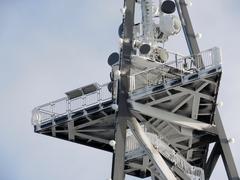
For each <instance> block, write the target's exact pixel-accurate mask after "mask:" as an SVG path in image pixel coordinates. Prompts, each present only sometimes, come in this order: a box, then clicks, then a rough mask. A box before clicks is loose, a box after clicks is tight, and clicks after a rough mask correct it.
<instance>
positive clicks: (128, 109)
mask: <svg viewBox="0 0 240 180" xmlns="http://www.w3.org/2000/svg"><path fill="white" fill-rule="evenodd" d="M142 1H144V0H142ZM135 3H136V1H135V0H125V1H124V8H123V9H124V11H123V12H124V13H123V37H122V47H121V52H120V62H119V66H117V67H115V68H118V69H119V72H121V74H120V78H119V79H116V80H115V84H116V86H115V90H117V93H115V92H114V91H113V94H111V96H110V98H109V97H102V94H103V93H102V92H103V90H104V87H105V86H98V85H97V84H92V85H89V86H86V87H83V88H80V89H77V90H73V91H71V92H68V93H66V94H67V96H68V97H67V98H62V99H60V100H57V101H54V102H51V103H48V104H45V105H43V106H39V107H37V108H35V109H34V111H33V118H32V122H33V124H34V128H35V132H37V133H41V134H45V135H48V136H52V137H56V138H60V139H64V140H68V141H72V142H75V143H79V144H84V145H87V146H91V147H94V148H97V149H102V150H105V151H109V152H112V153H113V160H112V175H111V176H112V180H124V179H125V174H129V175H132V176H136V177H139V178H145V177H151V178H152V179H153V180H179V179H180V180H181V179H182V180H195V179H196V180H204V179H206V180H207V179H210V177H211V174H212V172H213V170H214V168H215V165H216V163H217V161H218V159H219V157H220V156H221V157H222V159H223V162H224V166H225V169H226V172H227V175H228V178H229V179H231V180H239V179H240V178H239V176H238V173H237V169H236V166H235V164H234V160H233V157H232V153H231V150H230V146H229V142H228V139H227V137H226V134H225V131H224V128H223V124H222V121H221V118H220V114H219V111H218V109H217V103H216V101H217V94H218V88H219V84H220V79H221V72H222V69H221V64H220V61H219V62H214V63H212V64H211V65H210V66H206V63H205V61H204V56H203V54H201V52H200V50H199V47H198V44H197V41H196V37H195V33H194V30H193V27H192V24H191V21H190V17H189V14H188V10H187V7H186V3H185V1H184V0H175V4H176V7H177V10H178V14H179V17H180V20H181V24H182V28H183V31H184V34H185V38H186V42H187V44H188V48H189V52H190V54H191V57H192V59H190V61H191V62H190V63H189V64H193V65H194V67H195V69H192V68H191V71H185V70H184V71H183V69H179V64H178V62H177V60H176V66H171V65H169V64H165V65H162V66H159V67H157V68H156V69H151V70H149V71H144V72H142V71H141V72H140V73H139V69H138V70H137V73H135V72H132V69H133V64H134V63H135V62H133V61H134V60H133V52H134V49H133V43H134V42H133V41H134V33H133V31H134V27H135V23H134V14H135ZM145 31H148V28H146V29H145ZM215 50H217V51H216V52H218V49H215ZM215 50H213V51H209V52H210V55H211V56H210V57H215V58H217V59H218V58H219V56H217V53H215ZM196 55H197V56H196ZM187 59H188V58H186V57H183V62H184V63H186V60H187ZM138 61H140V59H138ZM136 62H137V61H136ZM179 62H180V61H179ZM181 62H182V61H181ZM180 65H181V66H182V65H183V66H184V65H185V64H180ZM145 74H146V77H145ZM156 80H157V81H156ZM142 85H143V86H142ZM112 95H113V97H114V96H116V95H117V97H115V98H112ZM89 97H90V98H89ZM91 97H95V98H96V101H94V102H91V103H89V104H87V101H88V98H89V99H91ZM59 104H64V105H66V108H63V109H64V111H63V112H62V111H60V110H59V111H58V110H57V108H58V106H59ZM79 104H81V105H79ZM75 106H76V107H75ZM39 119H40V120H39ZM115 143H116V144H115ZM210 144H214V146H213V148H212V149H211V152H209V149H210V148H209V145H210ZM208 154H210V156H208Z"/></svg>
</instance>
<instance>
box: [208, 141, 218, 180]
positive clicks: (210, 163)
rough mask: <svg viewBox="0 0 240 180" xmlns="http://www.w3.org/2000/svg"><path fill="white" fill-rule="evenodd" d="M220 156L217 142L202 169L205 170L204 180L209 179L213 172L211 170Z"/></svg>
mask: <svg viewBox="0 0 240 180" xmlns="http://www.w3.org/2000/svg"><path fill="white" fill-rule="evenodd" d="M220 155H221V147H220V144H219V143H218V142H216V143H215V145H214V147H213V149H212V151H211V154H210V156H209V158H208V160H207V164H206V166H205V168H204V169H205V179H206V180H209V179H210V177H211V175H212V172H213V169H214V168H215V166H216V164H217V161H218V159H219V157H220Z"/></svg>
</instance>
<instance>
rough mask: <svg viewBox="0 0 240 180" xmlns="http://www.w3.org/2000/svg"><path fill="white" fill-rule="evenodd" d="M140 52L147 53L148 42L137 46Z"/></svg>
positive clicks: (148, 48) (149, 48) (148, 49)
mask: <svg viewBox="0 0 240 180" xmlns="http://www.w3.org/2000/svg"><path fill="white" fill-rule="evenodd" d="M139 50H140V53H141V54H148V53H149V51H150V50H151V47H150V45H149V44H143V45H141V46H140V48H139Z"/></svg>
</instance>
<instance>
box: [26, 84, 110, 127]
mask: <svg viewBox="0 0 240 180" xmlns="http://www.w3.org/2000/svg"><path fill="white" fill-rule="evenodd" d="M111 99H112V94H111V93H110V92H109V90H108V88H107V84H103V85H101V86H100V87H99V89H97V90H96V91H94V92H92V93H89V94H85V95H82V96H80V97H77V98H74V99H68V97H63V98H60V99H57V100H55V101H51V102H49V103H45V104H43V105H40V106H38V107H36V108H34V109H33V111H32V120H31V121H32V124H33V125H36V126H39V125H41V124H45V123H47V122H49V121H52V120H53V119H55V118H58V117H60V116H64V115H71V114H72V113H74V112H76V111H79V110H83V109H86V108H88V107H90V106H93V105H96V104H100V103H101V102H106V101H108V100H111Z"/></svg>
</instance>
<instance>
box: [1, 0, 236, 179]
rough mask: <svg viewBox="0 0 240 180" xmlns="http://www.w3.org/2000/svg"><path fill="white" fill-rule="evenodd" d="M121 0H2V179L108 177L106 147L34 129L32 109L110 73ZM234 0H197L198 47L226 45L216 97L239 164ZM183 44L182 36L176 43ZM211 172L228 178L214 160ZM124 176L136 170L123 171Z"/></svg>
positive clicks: (192, 10)
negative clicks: (97, 146)
mask: <svg viewBox="0 0 240 180" xmlns="http://www.w3.org/2000/svg"><path fill="white" fill-rule="evenodd" d="M122 3H123V2H122V1H120V0H118V1H113V0H104V1H99V0H86V1H83V0H41V1H36V0H0V62H1V64H0V101H1V102H0V112H1V118H0V122H1V123H0V124H1V130H0V179H1V180H66V179H67V180H70V179H78V180H105V179H107V178H109V177H110V174H111V154H110V153H106V152H103V151H100V150H95V149H93V148H89V147H86V146H82V145H79V144H74V143H70V142H68V141H63V140H59V139H55V138H50V137H47V136H43V135H38V134H34V133H33V127H32V126H31V123H30V119H31V110H32V109H33V108H34V107H35V106H38V105H41V104H44V103H46V102H48V101H51V100H55V99H58V98H60V97H63V96H64V92H66V91H69V90H72V89H74V88H77V87H81V86H83V85H86V84H90V83H92V82H99V83H105V82H108V81H109V79H108V78H109V71H110V68H109V67H108V65H107V57H108V56H109V54H110V53H111V52H113V51H118V36H117V29H118V26H119V24H120V23H121V14H120V11H119V9H120V8H121V7H122ZM239 8H240V1H239V0H211V1H209V0H199V1H197V0H194V1H193V6H192V7H190V9H189V10H190V14H191V17H192V21H193V25H194V28H195V31H196V32H201V33H202V34H203V38H202V39H201V40H199V44H200V47H201V50H204V49H208V48H211V47H214V46H220V47H222V49H223V69H224V73H223V77H222V82H221V87H220V93H219V100H221V101H223V102H224V106H223V107H222V108H221V109H220V112H221V115H222V119H223V121H224V125H225V129H226V132H227V134H228V136H229V137H234V138H235V139H236V143H235V144H231V149H232V151H233V155H234V158H235V162H236V164H237V168H238V169H239V170H240V157H239V150H240V138H239V135H240V132H239V126H240V119H239V107H240V106H239V101H240V93H239V92H240V81H239V78H238V74H237V73H238V72H239V69H240V63H239V60H240V59H239V57H238V55H239V51H240V49H239V42H240V36H239V29H240V23H239V22H240V14H239V13H240V11H239ZM176 47H178V48H179V49H177V50H178V51H179V52H181V50H182V49H184V48H183V47H185V44H184V42H182V43H179V44H177V46H174V47H173V48H175V49H176ZM213 176H214V177H213V178H212V179H227V178H226V174H225V171H224V167H223V165H222V162H221V161H219V163H218V165H217V168H216V170H215V172H214V175H213ZM126 179H128V180H133V179H135V178H130V177H127V178H126Z"/></svg>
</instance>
